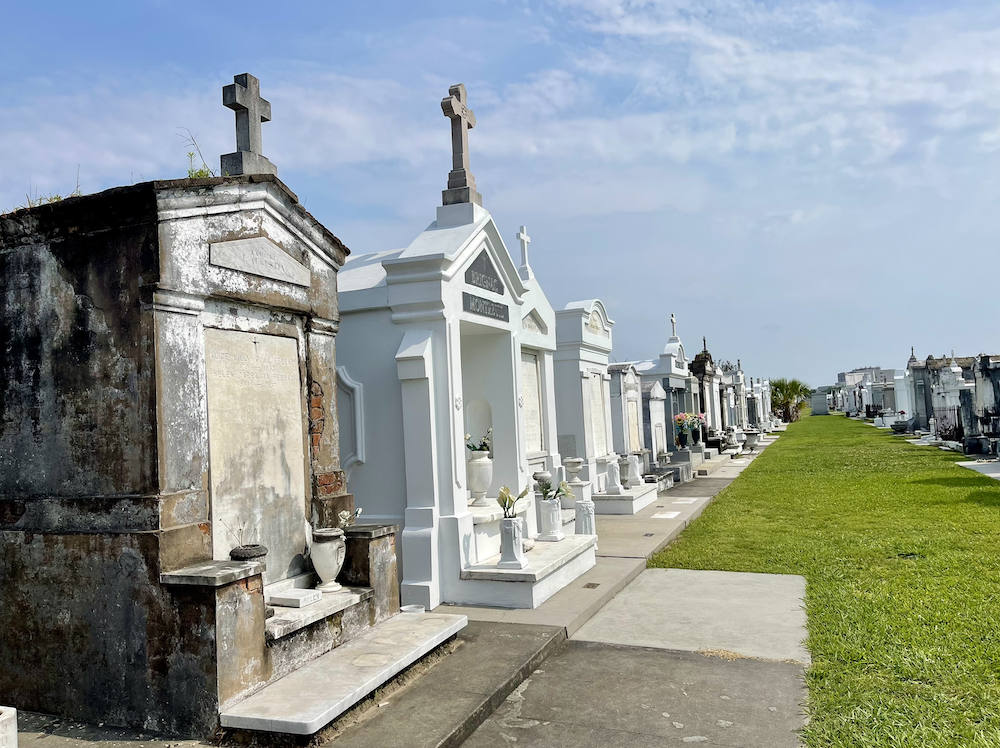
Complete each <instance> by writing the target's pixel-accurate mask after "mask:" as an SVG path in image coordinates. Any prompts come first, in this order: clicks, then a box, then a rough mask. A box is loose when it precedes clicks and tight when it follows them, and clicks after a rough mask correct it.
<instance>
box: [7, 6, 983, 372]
mask: <svg viewBox="0 0 1000 748" xmlns="http://www.w3.org/2000/svg"><path fill="white" fill-rule="evenodd" d="M4 18H5V22H4V24H2V25H0V69H3V70H4V72H5V74H4V76H3V77H2V79H0V208H6V207H12V206H14V205H16V204H20V203H23V202H24V194H25V193H26V192H28V191H29V190H37V191H39V192H42V193H47V192H62V193H65V192H68V191H70V190H72V188H73V186H74V184H75V183H76V179H77V168H78V166H79V174H80V184H81V187H82V189H83V190H84V191H86V192H93V191H97V190H100V189H104V188H107V187H112V186H115V185H118V184H128V183H130V182H132V181H135V182H138V181H142V180H145V179H154V178H156V179H162V178H171V177H178V176H182V175H183V174H184V172H185V169H186V157H185V152H186V150H187V149H186V148H185V146H184V143H183V141H182V139H181V138H180V137H178V134H177V133H178V132H179V130H180V128H190V130H191V131H193V132H194V133H196V134H197V136H198V139H199V141H200V143H201V145H202V147H203V150H204V152H205V154H206V157H207V159H208V161H209V162H210V165H211V166H213V167H216V168H217V166H218V154H220V153H224V152H229V151H231V150H233V143H234V134H233V116H232V113H231V112H230V111H229V110H227V109H225V108H223V107H222V105H221V93H220V89H221V87H222V86H223V85H225V84H226V83H229V82H231V81H232V76H233V75H234V74H236V73H242V72H251V73H253V74H254V75H256V76H258V77H259V78H260V79H261V87H262V93H263V95H264V96H265V97H266V98H268V99H269V100H270V101H271V103H272V107H273V116H274V121H273V122H271V123H268V124H266V125H264V152H265V154H266V155H267V156H268V157H269V158H270V159H271V160H272V161H273V162H274V163H275V164H277V166H278V169H279V175H280V176H281V177H282V179H283V180H284V181H285V182H286V183H287V184H288V185H289V186H290V187H291V188H292V189H293V190H295V191H296V192H297V193H298V195H299V197H300V198H301V199H302V200H303V202H304V203H305V205H306V207H307V208H308V209H309V210H310V211H311V212H312V213H313V214H314V215H316V217H317V218H319V219H320V220H321V221H323V222H324V223H325V224H326V225H327V226H328V227H329V228H330V229H331V230H332V231H333V232H334V233H335V234H337V235H338V236H340V237H341V238H342V239H343V240H344V241H345V242H346V243H347V245H348V246H349V247H351V248H352V250H353V251H355V252H369V251H376V250H381V249H391V248H395V247H401V246H405V245H406V244H408V243H409V242H410V241H411V239H412V238H413V237H414V236H415V235H416V234H417V233H418V232H419V231H421V230H422V229H423V228H424V227H425V226H426V224H427V223H428V222H430V221H431V220H433V217H434V208H435V206H436V205H438V204H439V203H440V191H441V189H443V188H444V186H445V181H446V178H447V172H448V169H449V168H450V155H449V127H448V122H447V120H446V119H445V118H444V117H443V116H442V114H441V110H440V106H439V103H438V102H439V101H440V99H441V98H442V97H443V96H444V95H445V94H446V93H447V88H448V86H449V85H450V84H452V83H457V82H463V83H465V84H466V86H467V87H468V89H469V104H470V106H471V107H472V108H473V109H474V110H475V112H476V117H477V120H478V124H477V127H476V129H475V130H474V131H473V132H472V134H471V136H470V139H471V144H472V145H471V148H472V170H473V172H474V173H475V175H476V179H477V181H478V185H479V189H480V192H482V194H483V196H484V205H485V207H487V208H488V209H489V210H490V211H491V212H492V213H493V215H494V217H495V218H496V220H497V223H498V225H499V227H500V230H501V232H502V233H503V235H504V237H505V239H506V240H507V241H508V247H509V248H510V249H511V251H512V252H513V253H515V254H516V246H517V245H516V242H515V241H514V238H513V237H514V233H515V232H516V231H517V227H518V226H519V225H520V224H522V223H523V224H526V225H527V227H528V233H529V234H530V235H531V237H532V244H531V249H532V265H533V267H534V269H535V272H536V274H537V275H538V277H539V278H540V280H541V282H542V283H543V284H544V287H545V289H546V293H547V294H548V296H549V298H550V300H551V301H552V302H553V305H555V306H556V307H561V306H562V305H564V304H565V303H566V302H569V301H571V300H574V299H581V298H593V297H595V296H596V297H599V298H601V299H602V300H604V301H605V303H606V304H607V306H608V308H609V311H610V313H611V315H612V318H613V319H614V320H615V321H616V323H617V325H616V327H615V329H614V335H615V355H616V357H617V358H618V359H619V360H627V359H638V358H648V357H652V356H655V355H657V354H658V352H659V351H660V350H661V349H662V347H663V345H664V343H665V342H666V338H667V336H668V335H669V318H670V313H671V312H674V313H676V315H677V318H678V328H679V331H680V333H681V336H682V338H683V339H684V340H685V342H686V347H687V349H688V350H689V351H692V352H693V351H695V350H697V349H699V348H700V342H701V340H700V339H701V336H703V335H704V336H707V338H708V342H709V347H710V349H711V350H712V352H713V354H714V355H715V356H716V358H726V359H733V360H735V359H737V358H741V359H742V360H743V363H744V366H745V368H746V369H747V371H748V373H750V374H752V375H754V376H772V377H776V376H797V377H800V378H802V379H805V380H806V381H807V382H809V383H810V384H813V385H818V384H823V383H827V382H831V381H833V380H834V379H835V375H836V372H837V371H840V370H844V369H849V368H851V367H854V366H859V365H864V364H879V365H882V366H888V367H892V366H900V365H902V364H903V363H904V362H905V360H906V358H907V357H908V355H909V347H910V346H911V345H913V346H915V347H916V350H917V354H918V355H920V356H926V355H927V354H928V353H934V354H935V355H940V354H942V353H944V352H947V351H950V350H951V349H955V351H956V353H961V354H963V355H970V354H973V353H977V352H982V351H985V352H1000V340H998V339H997V338H998V324H997V319H996V316H997V314H996V312H995V310H994V307H993V305H992V303H991V302H992V297H993V295H994V293H995V291H994V287H995V280H994V273H993V268H994V266H995V262H996V259H997V256H998V251H997V240H998V237H1000V7H998V6H997V5H996V3H993V4H988V3H962V2H958V3H943V2H942V3H930V2H906V3H903V2H887V3H863V2H745V1H743V0H636V1H635V2H621V1H619V0H545V1H540V2H515V1H509V2H498V1H495V0H475V1H473V2H464V3H460V2H437V3H414V2H412V1H411V2H380V3H339V2H338V3H330V2H299V3H294V4H286V3H283V4H276V3H253V2H244V3H240V4H238V5H237V4H225V5H223V4H214V3H204V2H201V3H194V2H175V1H171V2H166V1H165V0H164V1H163V2H143V1H141V0H133V1H132V2H118V3H111V2H96V1H95V2H90V3H84V4H81V3H72V4H71V3H58V2H53V3H46V4H44V5H43V4H39V3H36V4H26V3H21V4H18V5H16V6H15V7H13V8H11V9H7V10H5V16H4ZM980 277H983V278H984V280H985V282H980V281H979V278H980Z"/></svg>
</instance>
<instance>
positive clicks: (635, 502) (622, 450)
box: [601, 364, 656, 512]
mask: <svg viewBox="0 0 1000 748" xmlns="http://www.w3.org/2000/svg"><path fill="white" fill-rule="evenodd" d="M608 372H609V373H610V374H611V387H610V389H611V432H612V435H613V437H614V448H615V452H616V453H617V454H618V455H623V456H625V457H627V458H628V465H627V467H623V469H622V477H623V479H624V478H626V477H627V480H628V490H630V491H640V492H643V491H644V492H645V493H640V495H639V496H636V497H630V498H631V501H630V506H631V508H632V510H633V512H634V511H638V510H639V509H642V508H644V507H645V506H648V505H649V504H651V503H652V502H653V501H654V500H655V499H656V486H655V485H650V484H648V483H646V481H645V479H644V476H645V475H647V474H649V473H650V472H651V470H650V466H651V465H652V459H651V457H652V452H651V450H649V449H647V448H646V440H645V431H644V428H643V417H642V393H641V392H640V381H639V374H638V373H637V372H636V370H635V367H634V366H632V365H631V364H611V365H610V366H609V367H608ZM626 472H627V476H626ZM601 506H603V507H605V509H606V507H607V504H606V503H603V504H602V505H601Z"/></svg>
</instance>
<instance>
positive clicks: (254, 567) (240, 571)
mask: <svg viewBox="0 0 1000 748" xmlns="http://www.w3.org/2000/svg"><path fill="white" fill-rule="evenodd" d="M266 570H267V564H265V563H262V562H260V561H205V562H204V563H200V564H194V565H192V566H185V567H184V568H183V569H175V570H174V571H165V572H163V573H162V574H160V584H187V585H192V586H195V587H224V586H225V585H227V584H232V583H233V582H238V581H240V580H241V579H246V578H247V577H252V576H254V575H256V574H263V573H264V572H265V571H266Z"/></svg>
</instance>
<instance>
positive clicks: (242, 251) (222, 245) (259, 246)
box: [208, 236, 312, 288]
mask: <svg viewBox="0 0 1000 748" xmlns="http://www.w3.org/2000/svg"><path fill="white" fill-rule="evenodd" d="M208 261H209V263H211V264H212V265H217V266H218V267H224V268H229V269H230V270H239V271H240V272H244V273H250V274H251V275H259V276H262V277H264V278H271V279H272V280H280V281H285V282H286V283H292V284H294V285H296V286H305V287H306V288H308V287H309V285H310V284H311V283H312V274H311V273H310V271H309V268H307V267H306V266H305V265H303V264H302V263H301V262H298V261H297V260H295V259H293V258H292V257H291V256H289V255H288V253H287V252H285V250H283V249H282V248H281V247H279V246H278V245H277V244H275V243H274V242H273V241H271V240H270V239H268V238H267V237H266V236H255V237H253V238H252V239H234V240H231V241H226V242H212V243H211V244H210V245H209V255H208Z"/></svg>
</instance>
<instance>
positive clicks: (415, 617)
mask: <svg viewBox="0 0 1000 748" xmlns="http://www.w3.org/2000/svg"><path fill="white" fill-rule="evenodd" d="M467 623H468V618H466V617H465V616H464V615H444V614H439V613H400V614H399V615H396V616H393V617H392V618H390V619H389V620H387V621H384V622H383V623H380V624H379V625H377V626H375V627H374V628H372V629H371V630H370V631H369V632H368V633H366V634H365V635H364V636H362V637H360V638H358V639H355V640H353V641H351V642H348V643H347V644H344V645H343V646H341V647H337V648H336V649H334V650H333V651H332V652H329V653H328V654H325V655H323V656H322V657H319V658H317V659H315V660H313V661H312V662H310V663H309V664H307V665H305V666H303V667H301V668H299V669H298V670H296V671H294V672H292V673H289V674H288V675H286V676H285V677H284V678H282V679H281V680H278V681H275V682H274V683H271V684H270V685H268V686H265V687H264V688H262V689H261V690H260V691H258V692H257V693H255V694H253V695H252V696H250V697H248V698H246V699H244V700H243V701H241V702H240V703H239V704H236V705H235V706H233V707H230V708H228V709H227V710H226V711H224V712H222V713H221V714H220V715H219V721H220V723H221V724H222V726H223V727H229V728H237V729H244V730H258V731H261V732H271V733H282V734H290V735H312V734H314V733H315V732H317V731H318V730H319V729H321V728H322V727H324V726H325V725H327V724H329V723H330V722H332V721H333V720H334V719H336V718H337V717H339V716H340V715H341V714H343V713H344V712H345V711H347V710H348V709H349V708H350V707H352V706H353V705H354V704H356V703H358V702H359V701H360V700H361V699H363V698H364V697H365V696H367V695H368V694H370V693H371V692H372V691H374V690H375V689H376V688H378V687H379V686H381V685H382V684H383V683H385V682H386V681H387V680H389V679H390V678H392V677H393V676H394V675H396V674H397V673H399V672H401V671H402V670H404V669H405V668H407V667H409V666H410V665H412V664H413V663H414V662H416V661H417V660H419V659H420V658H421V657H423V656H424V655H425V654H427V653H428V652H430V651H431V650H432V649H434V648H435V647H437V646H438V645H439V644H441V643H443V642H445V641H447V640H448V639H449V638H451V637H452V636H454V635H455V634H457V633H458V632H459V631H461V630H462V629H463V628H465V626H466V624H467Z"/></svg>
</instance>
